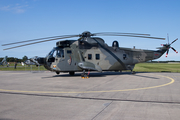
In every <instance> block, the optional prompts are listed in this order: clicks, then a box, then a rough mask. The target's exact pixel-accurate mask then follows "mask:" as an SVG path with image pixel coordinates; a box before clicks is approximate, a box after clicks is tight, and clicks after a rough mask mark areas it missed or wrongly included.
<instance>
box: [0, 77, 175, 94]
mask: <svg viewBox="0 0 180 120" xmlns="http://www.w3.org/2000/svg"><path fill="white" fill-rule="evenodd" d="M157 76H161V77H165V78H168V79H170V80H171V82H169V83H166V84H162V85H158V86H151V87H144V88H134V89H123V90H108V91H79V92H78V91H77V92H75V91H72V92H61V91H59V92H58V91H57V92H56V91H22V90H6V89H0V91H1V92H13V93H51V94H53V93H54V94H55V93H103V92H123V91H134V90H145V89H152V88H158V87H163V86H167V85H170V84H172V83H174V81H175V80H174V79H173V78H170V77H168V76H162V75H157Z"/></svg>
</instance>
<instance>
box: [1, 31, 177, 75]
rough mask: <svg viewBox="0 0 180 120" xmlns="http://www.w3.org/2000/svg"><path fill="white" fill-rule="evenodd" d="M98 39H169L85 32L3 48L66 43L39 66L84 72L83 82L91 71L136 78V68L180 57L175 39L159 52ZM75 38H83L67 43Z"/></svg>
mask: <svg viewBox="0 0 180 120" xmlns="http://www.w3.org/2000/svg"><path fill="white" fill-rule="evenodd" d="M96 36H127V37H139V38H150V39H159V40H165V38H159V37H151V36H150V35H149V34H139V33H120V32H101V33H91V32H89V31H85V32H83V33H82V34H77V35H62V36H54V37H46V38H39V39H32V40H26V41H20V42H15V43H9V44H3V45H2V46H7V45H14V44H19V43H25V42H31V43H27V44H23V45H19V46H15V47H10V48H6V49H4V50H9V49H13V48H18V47H23V46H27V45H32V44H37V43H42V42H48V41H53V40H59V39H64V40H61V41H58V42H56V47H54V48H53V49H52V50H51V51H50V52H49V53H48V55H47V56H45V57H37V58H36V60H37V62H38V64H40V65H44V67H45V68H46V69H47V70H50V71H53V72H56V74H60V72H69V74H70V75H74V74H75V72H82V74H81V77H82V78H88V77H89V72H90V71H98V72H102V71H122V70H130V71H131V73H132V74H135V71H133V69H134V67H135V64H137V63H142V62H146V61H149V60H154V59H158V58H160V57H161V56H162V55H163V54H164V53H165V52H166V56H167V55H168V52H169V49H170V48H171V49H173V50H174V51H175V52H176V53H177V51H176V50H175V49H174V48H173V47H171V44H173V43H174V42H175V41H177V40H178V39H175V40H174V41H173V42H172V43H170V44H169V43H168V44H162V47H159V48H158V50H143V49H136V48H123V47H119V42H118V41H113V42H112V46H108V45H107V44H106V43H105V41H104V40H103V39H102V38H100V37H96ZM73 37H79V39H77V40H68V39H67V38H73ZM87 72H88V73H87Z"/></svg>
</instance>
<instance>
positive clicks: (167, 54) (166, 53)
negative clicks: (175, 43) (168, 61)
mask: <svg viewBox="0 0 180 120" xmlns="http://www.w3.org/2000/svg"><path fill="white" fill-rule="evenodd" d="M168 53H169V48H168V50H167V52H166V57H167V56H168Z"/></svg>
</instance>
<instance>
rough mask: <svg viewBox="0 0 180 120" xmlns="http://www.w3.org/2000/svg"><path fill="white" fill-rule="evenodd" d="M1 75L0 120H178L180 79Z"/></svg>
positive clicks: (173, 76) (108, 74) (146, 75)
mask: <svg viewBox="0 0 180 120" xmlns="http://www.w3.org/2000/svg"><path fill="white" fill-rule="evenodd" d="M80 75H81V73H76V74H75V76H70V75H69V74H68V73H61V74H60V75H56V74H55V73H53V72H46V71H43V72H38V71H37V72H27V71H26V72H24V71H17V72H16V71H15V72H13V71H0V120H40V119H42V120H50V119H51V120H179V118H180V73H136V74H135V75H131V74H130V73H129V72H122V73H118V72H104V73H90V78H88V79H82V78H81V77H80Z"/></svg>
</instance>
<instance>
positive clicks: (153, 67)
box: [134, 63, 180, 73]
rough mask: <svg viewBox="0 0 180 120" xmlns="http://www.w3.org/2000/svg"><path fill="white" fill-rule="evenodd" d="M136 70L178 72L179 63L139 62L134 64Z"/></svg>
mask: <svg viewBox="0 0 180 120" xmlns="http://www.w3.org/2000/svg"><path fill="white" fill-rule="evenodd" d="M134 71H137V72H178V73H179V72H180V63H139V64H136V65H135V68H134Z"/></svg>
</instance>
